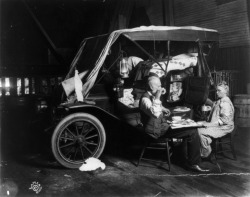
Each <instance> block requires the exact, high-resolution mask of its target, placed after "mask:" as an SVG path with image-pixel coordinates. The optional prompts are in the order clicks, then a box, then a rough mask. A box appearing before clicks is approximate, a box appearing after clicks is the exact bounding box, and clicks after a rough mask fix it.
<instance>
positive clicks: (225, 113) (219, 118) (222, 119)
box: [198, 81, 234, 158]
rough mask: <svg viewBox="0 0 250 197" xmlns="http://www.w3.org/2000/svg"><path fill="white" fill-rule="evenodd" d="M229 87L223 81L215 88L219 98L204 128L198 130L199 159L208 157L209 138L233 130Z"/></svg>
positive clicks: (209, 149) (210, 140)
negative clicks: (199, 143)
mask: <svg viewBox="0 0 250 197" xmlns="http://www.w3.org/2000/svg"><path fill="white" fill-rule="evenodd" d="M228 93H229V87H228V85H227V83H226V82H225V81H222V82H221V83H219V84H218V85H217V87H216V94H217V96H218V98H219V100H217V101H216V102H214V103H213V107H212V110H211V112H210V114H209V117H208V122H203V124H204V126H205V128H199V129H198V132H199V136H200V140H201V157H203V158H204V157H208V156H209V155H210V153H211V151H212V149H211V146H210V144H211V143H212V139H211V138H220V137H222V136H224V135H226V134H228V133H230V132H232V131H233V129H234V106H233V104H232V102H231V100H230V98H229V97H228Z"/></svg>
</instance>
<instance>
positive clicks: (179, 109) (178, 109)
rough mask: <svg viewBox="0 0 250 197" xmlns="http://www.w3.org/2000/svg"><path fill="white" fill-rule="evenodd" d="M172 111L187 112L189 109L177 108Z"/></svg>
mask: <svg viewBox="0 0 250 197" xmlns="http://www.w3.org/2000/svg"><path fill="white" fill-rule="evenodd" d="M173 111H174V112H187V111H190V108H188V107H177V108H175V109H174V110H173Z"/></svg>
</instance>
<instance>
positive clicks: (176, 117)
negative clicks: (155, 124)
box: [172, 116, 182, 121]
mask: <svg viewBox="0 0 250 197" xmlns="http://www.w3.org/2000/svg"><path fill="white" fill-rule="evenodd" d="M181 119H182V117H181V116H173V117H172V120H173V121H180V120H181Z"/></svg>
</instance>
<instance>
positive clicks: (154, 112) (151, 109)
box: [141, 97, 162, 118]
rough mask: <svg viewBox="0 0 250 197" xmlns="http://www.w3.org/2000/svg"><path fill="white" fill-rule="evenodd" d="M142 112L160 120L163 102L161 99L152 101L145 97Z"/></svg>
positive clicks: (142, 102)
mask: <svg viewBox="0 0 250 197" xmlns="http://www.w3.org/2000/svg"><path fill="white" fill-rule="evenodd" d="M141 110H142V111H144V112H145V113H146V114H147V115H149V116H151V117H155V118H158V117H159V116H160V115H161V113H162V107H161V101H160V100H159V99H153V102H151V100H150V99H148V98H146V97H144V98H142V101H141Z"/></svg>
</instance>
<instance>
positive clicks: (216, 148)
mask: <svg viewBox="0 0 250 197" xmlns="http://www.w3.org/2000/svg"><path fill="white" fill-rule="evenodd" d="M217 152H218V141H217V140H216V141H215V152H214V157H215V159H217Z"/></svg>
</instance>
